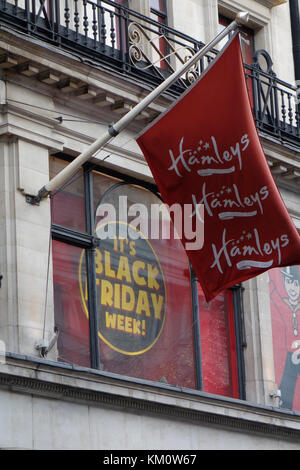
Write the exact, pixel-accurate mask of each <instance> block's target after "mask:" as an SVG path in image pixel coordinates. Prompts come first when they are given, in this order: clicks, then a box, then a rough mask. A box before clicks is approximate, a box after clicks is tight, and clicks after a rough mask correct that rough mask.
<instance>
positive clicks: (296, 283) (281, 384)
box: [269, 266, 300, 411]
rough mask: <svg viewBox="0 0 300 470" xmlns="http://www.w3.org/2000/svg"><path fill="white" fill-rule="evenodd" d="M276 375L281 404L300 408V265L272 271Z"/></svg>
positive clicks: (270, 278)
mask: <svg viewBox="0 0 300 470" xmlns="http://www.w3.org/2000/svg"><path fill="white" fill-rule="evenodd" d="M269 280H270V301H271V302H270V305H271V317H272V335H273V350H274V365H275V377H276V382H277V386H278V388H279V389H280V391H281V407H282V408H287V409H290V410H294V411H300V267H299V266H292V267H286V268H283V269H272V270H271V271H270V273H269Z"/></svg>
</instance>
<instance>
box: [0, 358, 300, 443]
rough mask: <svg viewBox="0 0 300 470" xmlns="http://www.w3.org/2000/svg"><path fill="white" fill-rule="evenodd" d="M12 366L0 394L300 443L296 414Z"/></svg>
mask: <svg viewBox="0 0 300 470" xmlns="http://www.w3.org/2000/svg"><path fill="white" fill-rule="evenodd" d="M8 361H9V360H8ZM10 362H11V363H14V367H12V365H10V366H9V367H7V368H6V369H7V370H6V371H5V372H3V366H2V367H1V369H2V371H0V389H5V390H9V391H11V392H15V393H23V394H31V395H33V396H39V397H45V398H52V399H58V400H63V401H68V402H72V403H79V404H84V405H87V406H97V407H102V408H109V409H113V410H120V411H126V413H134V414H144V415H151V416H155V417H159V418H165V419H169V420H170V419H171V420H175V421H176V420H177V421H178V420H180V421H184V422H188V423H190V424H199V425H205V426H211V427H218V428H220V427H221V428H222V429H224V431H226V430H228V431H229V430H230V431H236V432H242V433H246V434H251V435H256V436H258V435H261V436H264V437H269V438H274V439H279V440H286V441H291V442H295V441H297V442H299V441H300V426H299V421H298V418H299V416H298V417H297V416H296V415H295V414H294V413H289V412H287V413H285V412H283V411H282V410H276V411H275V409H273V408H264V407H259V406H255V405H250V404H247V402H242V401H239V400H235V401H234V400H231V399H226V398H224V399H223V397H214V396H212V397H211V396H209V395H208V394H204V393H201V392H196V391H190V392H189V393H185V392H184V391H183V390H182V389H176V387H166V386H164V385H162V384H161V385H160V388H159V385H157V384H155V383H153V386H150V385H149V384H148V383H143V384H141V381H140V382H139V381H136V383H135V381H134V380H132V379H131V380H130V379H128V380H126V378H124V377H123V378H121V379H118V378H114V377H113V374H112V376H111V377H110V376H109V374H105V373H104V374H101V372H100V371H97V373H92V371H91V370H86V371H84V370H83V368H78V370H76V367H74V366H70V367H69V368H68V367H65V368H64V367H59V366H58V365H55V364H54V363H52V365H50V364H49V363H48V364H47V363H46V364H43V362H42V361H40V360H35V361H33V360H30V359H29V358H27V359H25V360H22V359H17V360H16V355H15V359H14V360H13V361H10ZM16 366H17V367H16ZM9 369H10V371H9ZM13 369H14V371H13ZM82 384H85V386H82ZM109 390H111V392H110V391H109ZM145 397H147V399H146V398H145ZM247 413H248V416H246V415H247ZM242 414H244V417H242ZM245 416H246V417H245Z"/></svg>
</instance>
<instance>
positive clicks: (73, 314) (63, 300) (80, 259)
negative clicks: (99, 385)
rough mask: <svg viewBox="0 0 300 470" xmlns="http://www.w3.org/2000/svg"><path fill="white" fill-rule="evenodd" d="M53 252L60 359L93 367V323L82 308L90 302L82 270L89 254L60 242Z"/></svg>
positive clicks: (54, 242) (56, 244) (53, 246)
mask: <svg viewBox="0 0 300 470" xmlns="http://www.w3.org/2000/svg"><path fill="white" fill-rule="evenodd" d="M52 251H53V272H54V275H53V283H54V309H55V326H57V328H58V330H59V336H58V343H57V347H58V360H59V361H61V362H70V363H74V364H77V365H81V366H85V367H90V365H91V361H90V341H89V320H88V316H87V315H86V312H85V311H84V310H83V308H82V299H86V301H87V285H86V284H84V285H82V286H81V288H82V292H81V291H80V283H79V270H81V272H82V273H85V272H86V262H85V252H84V251H83V250H81V249H80V248H78V247H76V246H72V245H68V244H66V243H62V242H59V241H56V240H54V241H53V244H52ZM85 278H86V276H85Z"/></svg>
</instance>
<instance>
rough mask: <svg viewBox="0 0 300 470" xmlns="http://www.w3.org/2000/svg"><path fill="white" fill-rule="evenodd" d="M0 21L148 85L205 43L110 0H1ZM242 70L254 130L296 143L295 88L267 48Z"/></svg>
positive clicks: (299, 138) (186, 79)
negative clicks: (279, 71)
mask: <svg viewBox="0 0 300 470" xmlns="http://www.w3.org/2000/svg"><path fill="white" fill-rule="evenodd" d="M0 22H1V23H2V24H8V25H11V26H12V27H14V28H17V29H18V30H21V31H24V32H25V33H27V34H29V35H33V36H36V37H39V38H41V39H44V40H46V41H48V42H50V43H52V44H55V45H56V46H58V47H62V48H65V49H68V50H70V51H73V52H74V53H76V54H80V55H81V57H82V58H86V60H88V59H93V61H99V62H101V64H102V65H106V66H107V67H109V68H110V69H111V70H114V71H116V72H118V73H121V74H123V75H125V76H130V77H132V78H133V79H135V80H136V81H142V82H144V83H147V84H148V85H149V86H150V87H151V86H152V87H155V86H157V85H158V84H159V83H160V82H161V81H162V80H163V79H164V78H165V77H166V76H167V75H169V74H170V73H172V71H173V70H174V69H176V68H177V67H178V66H179V65H180V64H182V63H183V62H185V61H186V60H187V59H188V58H189V57H190V56H191V55H194V54H195V53H196V52H197V51H198V50H199V49H201V48H202V47H203V46H204V43H202V42H200V41H197V40H195V39H193V38H191V37H189V36H188V35H185V34H183V33H180V32H179V31H176V30H174V29H172V28H170V27H168V26H167V25H164V24H162V23H158V22H157V21H154V20H152V19H151V18H148V17H145V16H143V15H141V14H139V13H138V12H135V11H132V10H130V9H128V8H126V7H125V6H123V5H121V4H120V3H118V1H115V2H114V1H112V0H0ZM216 54H217V51H212V52H211V53H209V54H208V55H206V56H205V57H204V58H203V59H201V61H200V62H199V63H198V65H197V66H195V67H194V68H193V69H192V70H190V71H189V73H188V74H186V75H184V76H182V77H181V78H180V80H178V82H177V83H176V84H175V85H173V86H172V87H171V89H170V93H173V94H174V95H179V94H180V93H182V91H183V90H184V89H186V87H187V86H189V84H190V83H191V82H193V81H194V80H195V79H196V77H197V76H199V74H201V73H202V71H203V70H204V69H205V67H206V66H207V64H208V63H210V61H211V60H212V59H213V58H214V57H215V55H216ZM261 59H264V62H265V66H262V65H261ZM245 72H246V78H247V83H248V88H249V94H250V98H251V101H252V104H253V112H254V117H255V119H256V123H257V127H258V129H259V130H261V131H263V132H266V133H268V134H271V135H272V136H274V137H276V138H280V139H284V140H286V141H289V142H292V143H294V144H296V145H300V107H299V105H298V107H297V105H296V87H294V86H293V85H290V84H288V83H285V82H283V81H282V80H280V79H279V78H278V77H277V76H276V75H275V73H274V72H273V69H272V61H271V58H270V56H269V55H268V54H267V52H266V51H258V52H257V53H256V54H255V56H254V59H253V64H252V65H245Z"/></svg>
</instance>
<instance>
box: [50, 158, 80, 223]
mask: <svg viewBox="0 0 300 470" xmlns="http://www.w3.org/2000/svg"><path fill="white" fill-rule="evenodd" d="M66 165H68V163H67V162H65V161H63V160H61V159H59V158H55V157H51V158H50V179H52V178H53V177H54V176H55V175H57V173H59V172H60V171H62V170H63V169H64V168H65V166H66ZM51 210H52V223H54V224H58V225H63V226H65V227H68V228H70V229H76V230H80V231H81V232H85V230H86V223H85V198H84V181H83V171H82V169H79V170H78V171H77V173H76V174H75V175H73V177H72V179H71V180H69V181H67V182H66V183H65V184H64V185H63V186H62V187H60V188H59V189H58V190H56V191H54V192H53V193H52V195H51Z"/></svg>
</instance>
